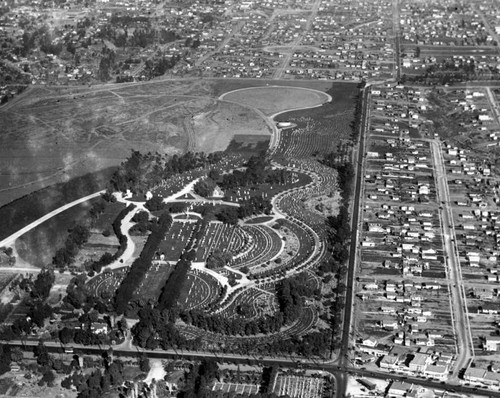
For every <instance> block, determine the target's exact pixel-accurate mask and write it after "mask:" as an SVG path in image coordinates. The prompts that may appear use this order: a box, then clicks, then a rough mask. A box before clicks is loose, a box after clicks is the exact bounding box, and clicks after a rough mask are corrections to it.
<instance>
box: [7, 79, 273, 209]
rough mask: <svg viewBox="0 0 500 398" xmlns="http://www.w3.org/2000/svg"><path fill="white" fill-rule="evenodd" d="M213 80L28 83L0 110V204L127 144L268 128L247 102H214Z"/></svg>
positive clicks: (201, 144) (187, 145) (186, 142)
mask: <svg viewBox="0 0 500 398" xmlns="http://www.w3.org/2000/svg"><path fill="white" fill-rule="evenodd" d="M213 85H214V83H213V82H210V81H208V82H205V81H170V82H161V83H158V82H154V83H153V82H151V83H144V84H134V85H127V84H124V85H106V86H97V87H92V88H88V87H87V88H80V89H75V88H67V89H64V88H54V89H52V88H33V89H30V90H27V92H26V93H24V94H23V95H22V96H20V97H18V99H17V100H16V101H13V102H12V103H9V105H8V106H6V107H3V108H2V109H0V125H1V126H2V134H1V135H0V184H1V187H2V188H1V190H0V205H1V204H5V203H8V202H10V201H12V200H14V199H16V198H18V197H20V196H23V195H25V194H27V193H29V192H32V191H34V190H37V189H40V188H42V187H44V186H48V185H52V184H54V183H56V182H62V181H68V180H69V179H71V178H73V177H75V176H79V175H82V174H84V173H88V172H92V171H96V170H102V169H104V168H106V167H109V166H116V165H118V164H119V163H121V162H122V161H123V160H124V159H125V158H126V157H127V156H128V155H129V153H130V150H131V149H134V150H139V151H141V152H149V151H151V152H161V153H168V154H176V153H177V154H180V153H185V152H186V151H188V150H191V151H205V152H213V151H217V150H224V149H225V148H226V147H227V146H228V145H229V142H230V141H231V138H232V137H233V135H234V134H243V133H244V134H255V135H262V134H264V135H269V132H270V131H269V127H268V126H267V125H266V123H265V121H264V120H263V119H262V117H261V116H260V115H259V114H258V113H257V112H255V111H254V110H252V109H249V108H248V107H245V106H244V105H239V104H236V103H229V102H224V101H219V100H218V99H217V98H216V97H215V96H214V89H213Z"/></svg>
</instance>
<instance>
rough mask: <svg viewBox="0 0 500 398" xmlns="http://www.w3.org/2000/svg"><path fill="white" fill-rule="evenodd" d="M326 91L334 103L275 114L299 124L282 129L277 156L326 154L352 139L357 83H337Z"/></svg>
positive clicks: (276, 118)
mask: <svg viewBox="0 0 500 398" xmlns="http://www.w3.org/2000/svg"><path fill="white" fill-rule="evenodd" d="M327 93H328V94H330V95H331V96H332V101H331V102H327V103H325V104H323V105H322V106H319V107H316V108H310V109H302V110H296V111H290V112H285V113H282V114H280V115H278V116H276V117H275V120H276V121H277V122H292V123H295V124H296V127H294V128H291V129H287V130H283V131H282V132H281V138H280V145H279V147H278V151H277V153H276V154H277V155H278V156H279V155H282V156H285V157H286V158H297V157H309V156H312V155H314V154H327V153H330V152H335V151H337V150H338V147H339V145H341V144H342V143H344V142H346V141H347V140H350V139H351V135H352V129H351V123H352V121H353V119H354V107H355V104H356V95H357V93H358V89H357V86H356V85H355V84H346V83H334V84H333V85H332V88H331V89H330V90H328V92H327Z"/></svg>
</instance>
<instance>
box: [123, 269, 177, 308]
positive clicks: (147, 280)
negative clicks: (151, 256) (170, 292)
mask: <svg viewBox="0 0 500 398" xmlns="http://www.w3.org/2000/svg"><path fill="white" fill-rule="evenodd" d="M173 269H174V266H173V265H170V264H168V263H167V264H151V266H150V267H149V270H148V272H147V273H146V276H145V277H144V280H143V281H142V283H141V285H140V286H139V287H138V288H137V290H136V291H135V292H134V295H133V297H132V300H131V301H137V302H141V303H147V302H148V301H149V300H152V301H153V302H156V301H157V300H158V297H159V296H160V293H161V290H162V289H163V287H164V286H165V283H166V282H167V279H168V277H169V276H170V273H171V272H172V270H173Z"/></svg>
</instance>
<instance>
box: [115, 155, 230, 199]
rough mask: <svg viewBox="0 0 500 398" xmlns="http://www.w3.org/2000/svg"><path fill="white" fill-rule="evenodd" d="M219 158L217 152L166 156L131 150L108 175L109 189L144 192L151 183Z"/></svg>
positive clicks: (210, 162) (154, 183)
mask: <svg viewBox="0 0 500 398" xmlns="http://www.w3.org/2000/svg"><path fill="white" fill-rule="evenodd" d="M221 159H222V154H221V153H220V152H216V153H210V154H208V155H206V154H204V153H202V152H199V153H193V152H187V153H185V154H184V155H173V156H171V157H167V156H164V155H161V154H159V153H155V154H152V153H147V154H142V153H141V152H139V151H132V153H131V155H130V157H129V158H128V159H127V160H126V161H124V162H123V163H122V164H121V165H120V167H119V168H118V170H116V171H115V172H114V173H113V175H112V176H111V181H110V184H109V189H110V190H111V191H121V192H126V191H127V190H130V191H132V192H143V193H144V192H146V191H147V190H148V189H149V188H150V187H151V186H154V185H157V184H159V183H160V182H161V181H163V180H166V179H169V178H171V177H173V176H174V175H177V174H182V173H186V172H188V171H191V170H194V169H196V168H200V167H207V166H210V165H213V164H216V163H218V162H219V161H220V160H221Z"/></svg>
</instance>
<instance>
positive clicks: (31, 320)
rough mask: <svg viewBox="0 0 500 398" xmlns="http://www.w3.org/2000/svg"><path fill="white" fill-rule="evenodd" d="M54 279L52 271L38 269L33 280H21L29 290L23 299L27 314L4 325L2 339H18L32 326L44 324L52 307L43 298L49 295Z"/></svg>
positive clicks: (26, 289) (50, 313) (28, 331)
mask: <svg viewBox="0 0 500 398" xmlns="http://www.w3.org/2000/svg"><path fill="white" fill-rule="evenodd" d="M54 281H55V275H54V271H52V270H47V269H45V270H42V271H40V273H39V274H38V275H37V277H36V279H35V280H34V281H33V280H32V279H25V280H24V281H23V283H22V284H23V286H24V290H25V291H29V292H30V294H29V297H28V298H26V299H25V300H24V305H25V306H26V307H27V311H26V312H27V315H28V316H27V317H19V318H16V319H15V321H14V322H13V324H12V325H10V326H6V327H4V328H3V329H2V333H1V337H2V338H3V339H5V340H12V339H18V338H19V336H22V335H27V334H29V333H30V332H31V329H32V328H33V327H34V326H37V327H42V326H43V325H44V321H45V319H47V318H48V317H50V316H51V315H52V314H53V309H52V307H50V306H49V305H47V304H45V300H46V299H47V298H48V297H49V294H50V289H51V288H52V285H53V284H54Z"/></svg>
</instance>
